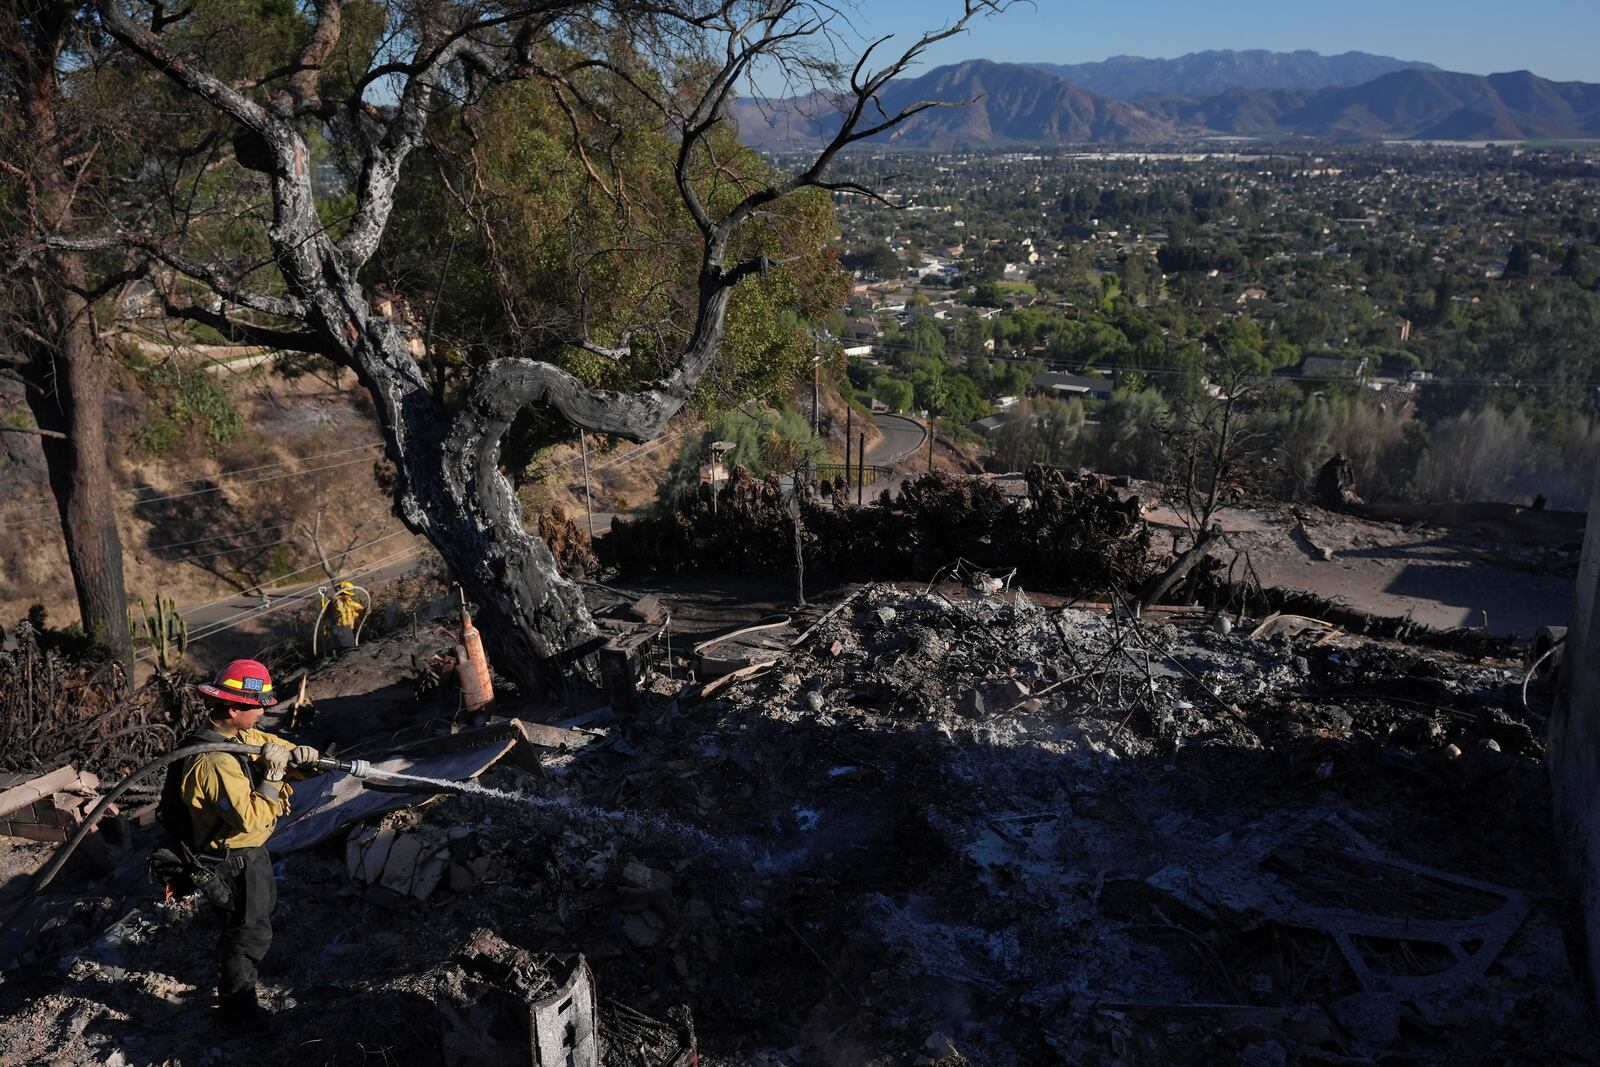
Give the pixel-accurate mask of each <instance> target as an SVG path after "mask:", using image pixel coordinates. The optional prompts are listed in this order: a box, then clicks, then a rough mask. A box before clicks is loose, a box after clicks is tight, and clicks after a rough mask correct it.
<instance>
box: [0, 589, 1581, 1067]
mask: <svg viewBox="0 0 1600 1067" xmlns="http://www.w3.org/2000/svg"><path fill="white" fill-rule="evenodd" d="M945 577H946V578H948V579H950V580H946V581H941V582H939V583H936V584H933V585H927V584H923V583H917V584H905V585H892V584H874V585H868V586H864V587H858V588H856V589H854V590H853V591H852V592H850V593H849V594H848V595H845V596H841V597H840V598H838V599H837V600H835V601H834V602H833V603H832V605H831V606H825V607H823V608H818V609H816V610H814V611H812V612H810V613H807V614H804V615H796V616H793V617H791V618H788V619H785V620H783V621H782V622H781V623H780V622H778V621H776V620H773V621H770V622H762V621H761V620H759V619H758V620H757V623H756V624H755V625H742V626H739V627H737V628H736V629H738V630H739V631H740V632H741V633H743V634H744V636H742V637H738V638H736V639H735V640H736V641H745V642H749V644H750V647H751V648H752V649H756V650H759V654H754V653H752V654H751V655H749V656H746V657H744V659H743V660H739V659H738V658H737V657H735V656H733V655H731V654H730V653H729V652H728V649H727V647H726V644H727V643H726V641H724V642H722V643H720V644H719V642H718V640H717V639H716V637H715V635H712V636H711V637H710V638H708V639H704V640H699V641H691V640H688V639H682V640H680V641H679V642H678V643H677V644H675V645H673V646H672V652H671V653H670V657H671V658H670V660H669V659H667V658H666V657H667V656H668V652H667V649H666V644H665V642H664V641H661V640H653V641H651V642H649V643H647V644H644V645H641V646H640V656H641V660H642V661H643V663H644V665H645V670H644V674H643V676H642V678H641V679H640V684H639V689H638V693H637V700H636V703H635V706H634V710H633V711H631V712H627V713H622V712H620V711H616V712H613V714H612V716H611V717H610V718H609V719H607V718H605V717H604V716H602V717H600V718H592V717H591V718H590V719H589V721H587V722H579V723H572V724H568V725H564V726H554V727H552V726H539V725H538V724H532V723H524V724H517V725H512V726H510V727H509V732H503V733H504V736H506V737H508V738H513V739H514V735H515V736H516V737H521V738H522V739H523V740H521V741H518V742H517V744H516V745H515V746H514V747H513V748H511V749H510V750H509V751H510V755H507V756H506V757H505V758H503V759H500V760H499V761H498V762H495V763H493V765H492V766H490V767H489V769H488V770H487V771H486V772H484V773H483V775H482V777H481V779H480V781H481V782H482V784H483V786H484V787H485V789H487V790H493V791H495V792H482V791H467V792H465V793H464V794H462V795H460V796H450V797H440V798H437V799H435V800H433V801H431V802H427V803H417V802H415V801H413V802H411V803H407V804H403V805H400V806H398V807H397V808H391V809H390V810H389V811H388V814H382V815H379V816H374V817H369V818H368V819H367V820H365V821H364V822H358V823H356V824H354V825H351V826H348V827H346V828H344V829H342V830H341V831H340V832H339V833H337V834H335V835H333V836H332V837H331V838H328V839H326V840H325V841H324V843H322V844H318V845H313V846H309V847H305V848H301V849H299V850H298V851H293V852H290V853H289V854H288V855H287V856H286V857H285V858H284V859H283V860H282V861H281V877H282V879H283V881H284V888H283V893H282V899H283V901H284V902H285V909H286V913H285V914H284V915H283V916H282V920H281V923H280V924H279V939H278V943H277V947H275V948H274V954H273V957H272V958H271V966H270V967H269V968H268V970H267V971H266V972H265V973H264V977H263V981H264V983H265V985H266V989H267V993H268V998H269V1001H270V1002H271V1003H272V1005H273V1007H274V1009H275V1018H276V1019H277V1020H278V1023H279V1025H280V1027H281V1030H280V1034H281V1040H282V1041H283V1042H284V1043H285V1044H284V1045H283V1047H286V1048H287V1047H294V1048H296V1049H298V1050H299V1051H298V1052H297V1056H299V1057H300V1058H309V1059H310V1060H311V1061H312V1062H319V1063H335V1062H339V1063H342V1062H352V1061H358V1060H359V1061H365V1060H367V1059H371V1058H374V1057H376V1058H381V1059H392V1060H394V1061H396V1062H409V1063H447V1064H461V1063H470V1062H488V1061H490V1060H493V1061H496V1062H499V1061H502V1060H504V1059H509V1058H511V1057H512V1055H513V1054H514V1053H518V1052H520V1054H521V1055H524V1056H526V1055H527V1054H528V1050H529V1049H530V1048H531V1047H534V1045H536V1044H537V1041H538V1030H537V1027H534V1028H533V1029H528V1028H527V1026H525V1025H524V1024H528V1025H532V1024H531V1023H529V1020H533V1019H535V1018H536V1017H537V1009H538V1006H539V1005H541V1004H542V1005H544V1006H545V1009H553V1008H558V1007H560V1006H561V1005H562V1004H563V1003H567V1004H568V1008H569V1009H570V1007H571V1001H572V997H570V996H567V995H565V994H564V993H563V995H561V996H556V995H555V994H556V993H557V992H561V991H569V990H571V989H574V988H578V987H579V986H583V985H584V983H585V982H586V981H588V980H587V979H584V978H583V977H582V976H583V975H584V974H585V973H588V974H591V975H592V982H593V990H594V992H593V997H594V1001H595V1004H596V1005H597V1007H596V1011H595V1028H596V1029H595V1032H596V1033H597V1035H598V1038H599V1043H600V1046H601V1047H600V1048H599V1049H598V1052H599V1054H600V1055H601V1056H602V1060H601V1061H602V1062H605V1063H627V1064H629V1065H630V1067H631V1065H634V1064H637V1065H640V1067H643V1065H645V1064H655V1063H669V1062H674V1061H673V1059H672V1057H673V1056H681V1055H682V1054H683V1053H684V1050H685V1049H686V1048H690V1047H694V1048H696V1049H697V1055H698V1057H699V1062H701V1063H705V1064H713V1065H715V1064H764V1065H768V1064H771V1065H776V1064H809V1063H844V1064H848V1063H859V1064H884V1065H887V1064H903V1063H934V1062H939V1063H947V1064H948V1063H961V1062H966V1063H985V1064H988V1063H993V1064H1031V1063H1038V1064H1047V1063H1060V1062H1070V1063H1083V1064H1187V1063H1194V1064H1201V1063H1207V1064H1209V1063H1218V1062H1238V1063H1250V1064H1284V1063H1379V1062H1395V1063H1401V1062H1404V1063H1476V1062H1495V1063H1582V1062H1593V1056H1594V1052H1593V1050H1594V1048H1595V1047H1596V1045H1595V1040H1594V1038H1595V1034H1594V1031H1593V1029H1592V1028H1591V1024H1590V1022H1589V1020H1588V1018H1587V1016H1586V1014H1585V1009H1584V1005H1583V1000H1582V996H1581V993H1580V988H1579V984H1578V981H1577V979H1576V978H1575V977H1574V974H1573V971H1572V967H1571V965H1570V963H1569V961H1568V959H1567V955H1566V947H1565V946H1566V941H1567V934H1566V925H1567V923H1568V922H1569V921H1570V912H1569V911H1568V909H1567V901H1566V898H1565V897H1564V895H1563V893H1564V889H1563V887H1562V886H1561V884H1560V882H1559V880H1558V878H1557V876H1556V872H1555V870H1554V860H1553V848H1552V846H1551V830H1550V825H1549V797H1548V787H1547V784H1546V781H1545V777H1544V772H1543V768H1542V766H1541V764H1540V762H1539V760H1540V757H1541V754H1542V753H1541V747H1540V741H1539V734H1538V730H1537V729H1536V726H1537V721H1536V719H1533V718H1530V716H1529V714H1528V713H1527V712H1525V711H1524V709H1523V707H1522V703H1521V695H1520V690H1521V683H1522V680H1523V678H1522V673H1523V672H1522V668H1521V665H1520V664H1519V663H1515V662H1512V661H1508V660H1503V659H1498V658H1495V657H1494V656H1492V655H1483V654H1479V655H1462V654H1450V653H1445V652H1438V651H1432V650H1423V649H1417V648H1411V647H1407V646H1404V645H1400V644H1397V643H1393V642H1389V641H1378V640H1372V639H1368V638H1364V637H1360V636H1355V635H1351V634H1347V633H1342V632H1340V631H1339V630H1338V629H1337V628H1336V627H1332V626H1328V625H1325V624H1318V623H1317V620H1304V621H1296V620H1294V619H1288V618H1279V619H1276V620H1274V619H1267V620H1254V621H1250V622H1248V623H1247V624H1245V625H1240V626H1237V627H1231V628H1230V627H1228V626H1222V625H1219V624H1218V622H1217V620H1215V619H1212V618H1209V617H1207V616H1206V615H1204V613H1201V612H1197V611H1185V610H1168V611H1160V610H1158V611H1152V612H1148V613H1145V614H1144V615H1143V616H1142V617H1139V616H1136V615H1135V614H1134V613H1133V612H1132V611H1130V610H1128V609H1127V608H1126V607H1125V606H1123V605H1121V604H1120V603H1119V604H1117V605H1114V606H1113V605H1086V604H1079V605H1077V606H1069V605H1065V604H1063V603H1062V602H1061V601H1060V600H1059V598H1053V597H1045V596H1042V595H1037V596H1030V595H1028V594H1025V593H1023V592H1022V591H1021V590H1020V589H1019V588H1017V586H1016V584H1015V581H1014V580H1009V581H1008V580H1006V579H1004V578H1003V577H994V576H991V575H988V574H986V573H984V572H981V571H979V570H976V569H972V568H961V569H958V570H956V571H947V572H946V574H945ZM670 607H671V598H670V597H664V598H663V601H662V605H658V606H657V607H655V608H653V609H652V610H649V611H645V610H643V609H633V610H631V611H630V612H623V613H621V614H624V615H627V614H630V613H631V614H633V615H639V616H648V617H649V618H650V619H652V620H656V621H645V622H640V623H639V624H638V625H640V626H643V627H647V628H649V629H650V632H651V633H652V634H656V633H660V630H661V622H660V617H661V616H662V615H663V614H664V613H665V609H669V608H670ZM1223 629H1231V632H1228V633H1222V632H1219V631H1220V630H1223ZM1253 635H1254V636H1253ZM397 647H398V646H397ZM700 649H703V650H704V653H705V655H704V657H703V660H702V657H701V656H700V654H699V653H698V652H697V650H700ZM372 654H373V655H388V656H389V658H390V659H393V658H394V657H395V655H396V653H395V652H394V651H393V650H390V651H388V652H380V651H379V650H374V651H373V653H372ZM350 662H351V661H349V660H346V661H344V662H343V664H342V669H344V670H346V671H348V670H351V669H352V668H351V667H350ZM741 662H742V663H744V665H743V666H736V663H741ZM729 670H731V671H733V672H734V673H732V674H726V675H722V676H721V677H712V674H720V672H722V671H729ZM708 672H710V673H708ZM1535 697H1536V698H1537V697H1538V693H1537V691H1536V692H1535ZM1535 702H1537V700H1536V701H1535ZM376 713H377V712H376V709H375V708H372V709H369V710H368V711H366V712H364V713H363V714H368V715H372V714H376ZM507 713H509V711H507ZM325 714H327V715H329V716H330V717H331V716H332V715H333V714H334V712H332V711H328V712H325ZM1530 723H1532V724H1533V725H1532V726H1530ZM502 725H505V724H502ZM497 736H499V735H497ZM380 840H381V842H382V844H381V845H380V844H379V842H380ZM399 842H407V843H406V844H404V845H403V846H401V845H400V844H398V843H399ZM379 853H381V854H379ZM391 868H392V869H391ZM113 904H114V898H113V896H112V895H111V894H110V893H109V891H108V892H107V894H105V895H102V896H96V895H95V894H94V893H91V894H90V895H89V896H88V897H86V898H85V900H84V901H83V902H82V904H81V905H80V906H79V908H78V909H77V910H75V911H74V912H73V913H72V914H71V915H70V916H68V917H67V918H66V919H65V924H64V926H61V927H58V928H57V929H55V930H54V931H52V937H51V938H50V940H49V941H48V946H49V951H47V952H46V951H43V948H44V946H43V945H41V957H40V959H39V961H38V962H37V963H36V964H35V965H34V966H32V967H30V968H25V969H23V970H21V971H17V972H14V973H13V974H8V975H7V976H6V981H5V982H4V983H3V984H0V1003H3V1004H4V1005H5V1012H6V1015H7V1021H6V1022H5V1023H3V1024H0V1041H4V1043H5V1044H6V1045H7V1047H11V1048H16V1049H20V1050H22V1052H23V1055H25V1056H36V1057H38V1058H40V1059H41V1060H48V1059H50V1058H57V1059H59V1060H61V1061H62V1062H68V1063H100V1062H106V1057H107V1056H108V1055H113V1054H114V1055H119V1056H122V1057H123V1059H122V1060H121V1061H120V1062H125V1063H144V1062H151V1063H156V1062H180V1063H213V1062H223V1060H221V1059H218V1058H216V1056H215V1054H213V1053H211V1052H210V1051H209V1048H210V1045H209V1041H210V1039H209V1036H208V1035H207V1034H206V1033H205V1032H204V1031H201V1032H200V1033H198V1034H193V1035H191V1034H189V1033H188V1031H187V1030H186V1029H185V1027H186V1026H187V1025H188V1024H187V1022H186V1021H192V1019H193V1017H194V1015H195V1013H196V1012H197V1011H199V1006H198V1004H197V1002H203V1000H204V999H205V996H206V990H205V989H204V988H202V987H201V979H200V977H199V976H201V975H203V974H204V973H205V969H206V968H205V963H204V959H203V957H204V955H205V953H206V951H207V947H208V942H207V939H206V938H205V937H193V936H186V935H185V931H187V930H188V929H189V927H190V926H191V925H193V924H196V923H199V922H202V921H203V920H202V919H201V918H200V917H198V916H197V915H196V914H195V909H194V906H193V904H192V903H185V904H182V905H176V906H167V907H164V908H150V907H149V906H148V905H146V906H145V907H144V908H141V909H139V910H137V911H135V912H133V913H131V914H128V915H124V916H122V917H120V918H117V917H116V912H115V908H114V907H113ZM108 922H109V923H110V924H111V925H110V926H109V927H107V926H106V923H108ZM552 997H554V999H553V1000H552ZM569 1021H570V1019H569ZM508 1028H509V1029H508ZM557 1029H562V1032H566V1030H565V1024H564V1023H563V1024H562V1026H561V1027H558V1028H557ZM550 1032H553V1030H552V1031H550ZM585 1032H587V1031H585V1030H584V1029H583V1028H582V1027H581V1026H575V1028H574V1029H573V1030H572V1033H574V1034H580V1035H581V1034H582V1033H585ZM175 1035H176V1036H175ZM485 1049H489V1050H491V1051H485ZM113 1050H115V1051H114V1052H113ZM208 1056H209V1057H211V1058H208ZM485 1057H487V1059H486V1058H485ZM628 1057H632V1058H628ZM230 1058H232V1059H237V1057H233V1056H231V1055H230ZM574 1062H585V1061H583V1060H575V1061H574ZM677 1062H688V1060H687V1059H680V1060H678V1061H677Z"/></svg>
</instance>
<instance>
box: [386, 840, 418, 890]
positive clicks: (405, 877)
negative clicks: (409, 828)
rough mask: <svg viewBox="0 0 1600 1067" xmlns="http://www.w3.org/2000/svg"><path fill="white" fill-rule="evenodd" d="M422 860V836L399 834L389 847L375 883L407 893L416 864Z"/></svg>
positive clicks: (415, 871)
mask: <svg viewBox="0 0 1600 1067" xmlns="http://www.w3.org/2000/svg"><path fill="white" fill-rule="evenodd" d="M422 860H423V855H422V838H421V837H420V836H419V835H417V834H401V835H399V836H398V837H396V838H395V839H394V844H393V845H391V846H390V848H389V858H388V859H387V860H385V861H384V864H383V874H382V875H381V876H380V877H379V879H378V882H377V884H378V885H381V886H383V887H384V888H385V889H392V890H394V891H395V892H396V893H399V894H400V895H401V896H407V895H409V894H410V892H411V883H412V881H413V880H414V879H415V878H416V875H417V865H418V864H419V863H421V862H422Z"/></svg>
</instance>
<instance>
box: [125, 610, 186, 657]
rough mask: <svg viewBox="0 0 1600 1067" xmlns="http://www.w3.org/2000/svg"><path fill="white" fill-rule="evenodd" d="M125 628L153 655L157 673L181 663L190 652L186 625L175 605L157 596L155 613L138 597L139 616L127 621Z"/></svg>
mask: <svg viewBox="0 0 1600 1067" xmlns="http://www.w3.org/2000/svg"><path fill="white" fill-rule="evenodd" d="M128 629H129V630H131V631H132V632H133V635H134V637H135V639H136V640H138V641H139V642H140V643H141V644H143V645H144V646H145V647H146V648H149V649H150V650H151V651H153V652H154V653H155V659H156V670H158V671H160V672H162V673H166V672H168V671H171V670H173V669H174V668H176V667H177V666H178V664H179V663H182V662H183V657H184V654H185V653H187V652H188V651H189V624H188V623H187V622H185V621H184V619H183V616H182V615H180V614H179V613H178V602H177V601H175V600H173V599H172V598H171V597H164V596H161V595H159V594H157V596H156V606H155V610H154V611H151V610H150V609H149V608H147V607H146V606H145V602H144V597H140V598H139V615H138V617H136V618H134V617H130V618H129V619H128Z"/></svg>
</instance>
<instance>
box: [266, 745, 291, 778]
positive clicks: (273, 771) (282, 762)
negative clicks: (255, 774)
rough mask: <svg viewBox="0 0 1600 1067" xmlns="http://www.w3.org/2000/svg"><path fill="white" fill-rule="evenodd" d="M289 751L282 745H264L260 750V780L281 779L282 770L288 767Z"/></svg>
mask: <svg viewBox="0 0 1600 1067" xmlns="http://www.w3.org/2000/svg"><path fill="white" fill-rule="evenodd" d="M289 751H290V750H289V749H288V748H286V747H285V746H283V745H273V744H268V745H266V746H264V748H263V749H262V752H261V768H262V769H261V780H262V781H264V782H281V781H283V775H284V772H286V771H287V770H288V769H289Z"/></svg>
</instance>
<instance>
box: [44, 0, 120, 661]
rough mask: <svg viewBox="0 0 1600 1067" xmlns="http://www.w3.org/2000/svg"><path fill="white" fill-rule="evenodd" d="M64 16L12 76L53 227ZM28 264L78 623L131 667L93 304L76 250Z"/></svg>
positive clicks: (61, 173) (61, 200) (61, 213)
mask: <svg viewBox="0 0 1600 1067" xmlns="http://www.w3.org/2000/svg"><path fill="white" fill-rule="evenodd" d="M70 22H71V12H70V8H67V7H66V5H62V8H61V9H60V10H57V11H54V12H49V13H46V14H45V15H43V16H41V18H40V20H39V24H38V28H37V34H36V36H35V37H34V39H33V40H32V42H31V43H32V44H33V46H34V50H33V54H31V55H30V56H29V57H28V60H27V65H28V68H29V69H28V71H27V73H28V75H29V76H28V77H27V78H23V79H19V88H20V89H21V97H22V100H21V103H22V118H23V131H22V133H23V143H24V145H25V146H26V148H27V154H26V155H25V156H24V157H23V159H24V161H25V162H26V164H27V171H26V172H25V173H26V179H25V182H24V184H25V188H26V190H27V200H28V204H27V206H28V209H29V213H30V215H31V216H32V217H33V218H34V219H36V220H39V221H41V222H47V223H48V224H49V225H50V226H52V227H55V228H58V229H66V228H69V227H70V225H71V222H72V210H73V191H74V181H73V179H72V178H71V177H70V176H69V174H68V167H67V151H68V143H67V138H66V136H65V135H64V131H63V130H62V128H61V125H60V122H59V121H58V117H57V114H56V109H57V108H58V107H60V106H61V105H62V104H63V102H64V101H63V96H62V92H61V84H60V81H59V72H58V70H57V66H56V56H57V55H58V53H59V50H60V47H61V42H62V41H64V40H65V38H66V35H67V33H68V32H69V30H70ZM19 62H20V61H19ZM29 273H30V275H31V276H30V277H28V278H27V282H28V284H27V286H26V288H27V290H28V295H27V304H26V311H25V312H24V313H25V314H26V315H27V316H28V318H30V319H31V320H32V323H31V327H32V328H31V333H32V337H30V338H28V339H27V340H26V341H25V342H24V343H23V344H22V345H19V348H21V349H22V350H23V353H24V354H25V355H26V356H27V357H28V360H27V363H26V364H25V365H24V366H23V368H22V375H23V378H24V379H25V380H26V381H27V383H28V388H27V389H25V390H24V392H25V393H26V396H27V401H28V407H29V408H30V409H31V410H32V412H33V417H34V419H35V421H36V422H38V424H39V427H40V429H41V430H45V431H50V432H48V433H45V434H42V435H41V438H40V445H41V447H42V448H43V450H44V458H45V466H46V470H47V471H48V474H49V479H50V491H51V493H52V494H53V496H54V497H55V503H56V511H57V513H58V514H59V515H60V517H61V532H62V536H63V537H64V539H65V541H66V546H67V566H68V568H69V569H70V570H71V573H72V583H73V587H74V589H75V590H76V592H77V597H78V615H79V618H80V620H81V622H82V625H83V628H84V631H85V632H86V633H88V634H90V635H91V636H92V637H94V638H95V639H96V640H97V641H99V642H101V643H102V644H104V645H106V646H107V647H108V648H110V649H112V650H113V651H114V652H115V653H116V655H117V657H118V658H119V659H120V660H121V661H122V665H123V668H124V669H125V670H126V671H127V672H128V674H129V676H130V677H131V676H132V671H133V642H132V638H131V637H130V635H129V633H128V604H127V594H126V591H125V589H124V586H123V575H122V537H121V534H120V533H119V531H118V529H117V516H116V507H115V489H114V488H113V487H112V484H111V472H110V468H109V466H108V465H107V462H106V430H105V395H106V381H107V367H106V361H105V358H104V354H103V353H102V352H101V350H100V343H99V337H98V335H97V333H96V330H95V324H94V319H93V313H94V312H93V308H92V307H91V306H90V303H89V300H88V299H87V298H86V297H85V296H84V295H83V294H85V293H87V292H88V291H89V289H88V286H87V284H86V283H85V271H84V265H83V260H82V257H81V256H80V255H78V254H76V253H73V252H66V251H49V252H47V253H45V254H44V256H43V257H42V263H41V265H40V266H39V267H36V268H34V269H33V270H32V271H30V272H29Z"/></svg>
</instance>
